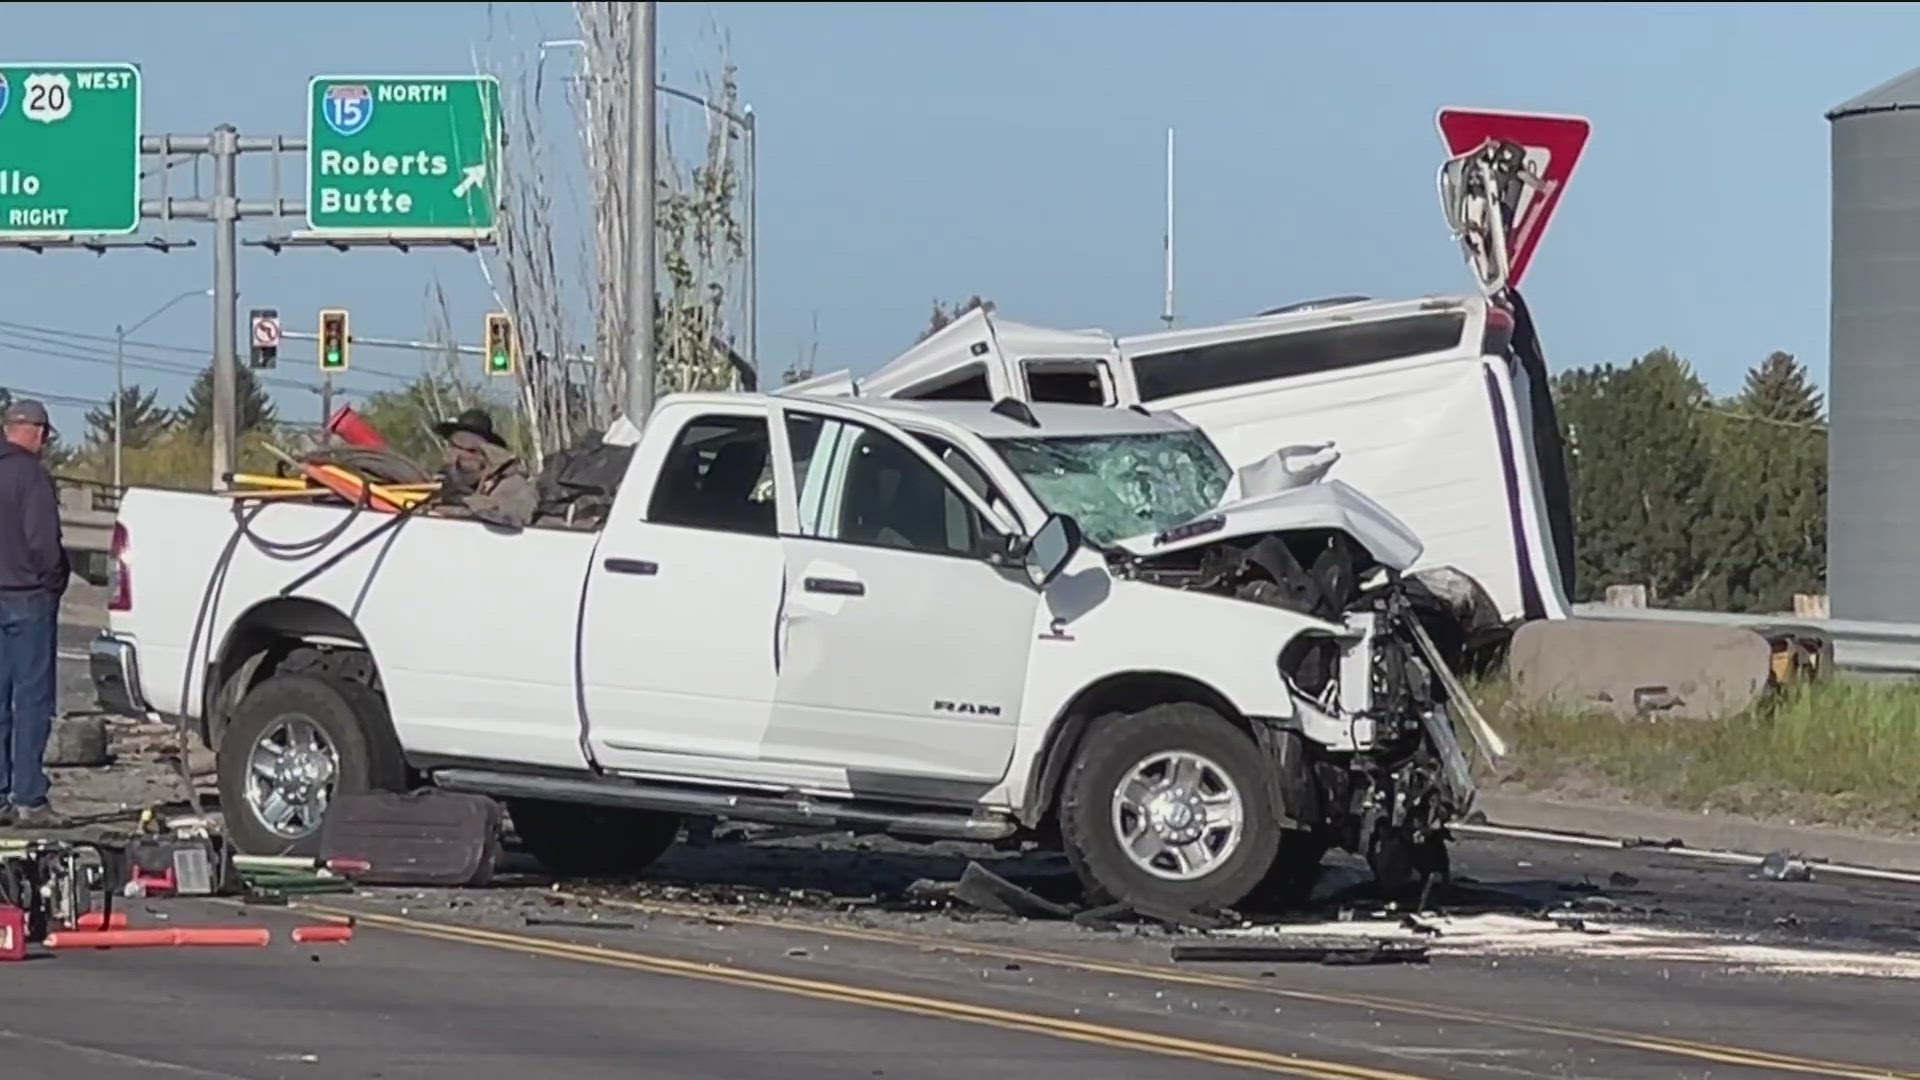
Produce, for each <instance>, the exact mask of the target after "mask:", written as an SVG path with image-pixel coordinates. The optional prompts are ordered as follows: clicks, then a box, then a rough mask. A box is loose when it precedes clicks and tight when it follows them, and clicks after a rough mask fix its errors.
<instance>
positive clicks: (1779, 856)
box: [1749, 850, 1813, 881]
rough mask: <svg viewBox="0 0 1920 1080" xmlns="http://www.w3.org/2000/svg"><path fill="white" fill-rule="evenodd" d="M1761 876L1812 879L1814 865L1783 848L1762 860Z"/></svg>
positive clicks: (1778, 879) (1775, 878)
mask: <svg viewBox="0 0 1920 1080" xmlns="http://www.w3.org/2000/svg"><path fill="white" fill-rule="evenodd" d="M1749 876H1751V875H1749ZM1759 876H1760V877H1762V878H1764V879H1766V880H1768V881H1812V880H1813V867H1812V866H1810V865H1809V864H1808V863H1807V860H1805V859H1803V858H1801V857H1799V856H1798V855H1795V854H1793V853H1791V852H1788V851H1784V850H1782V851H1776V852H1773V853H1772V854H1770V855H1768V856H1767V857H1766V858H1764V859H1762V860H1760V874H1759Z"/></svg>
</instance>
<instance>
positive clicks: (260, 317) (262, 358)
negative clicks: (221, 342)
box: [247, 308, 280, 368]
mask: <svg viewBox="0 0 1920 1080" xmlns="http://www.w3.org/2000/svg"><path fill="white" fill-rule="evenodd" d="M247 321H248V323H249V324H250V325H251V326H252V327H253V333H252V335H251V336H252V344H253V349H252V350H251V352H252V354H253V356H252V363H253V366H254V367H256V368H270V367H273V366H275V365H276V364H278V363H279V360H280V312H279V310H278V309H276V308H254V309H253V310H252V311H249V312H247Z"/></svg>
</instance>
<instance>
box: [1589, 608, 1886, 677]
mask: <svg viewBox="0 0 1920 1080" xmlns="http://www.w3.org/2000/svg"><path fill="white" fill-rule="evenodd" d="M1573 613H1574V614H1575V615H1577V616H1579V617H1580V618H1583V619H1626V620H1629V621H1650V622H1677V623H1695V624H1698V625H1704V626H1737V627H1743V628H1745V629H1749V630H1773V631H1781V630H1786V631H1797V632H1799V633H1804V634H1808V635H1818V636H1820V637H1823V638H1825V639H1826V640H1828V641H1831V642H1832V643H1833V662H1834V664H1835V665H1836V666H1838V667H1840V668H1843V669H1845V670H1847V671H1854V672H1859V673H1861V674H1867V675H1920V623H1891V622H1866V621H1863V620H1859V619H1816V618H1808V617H1805V616H1800V615H1789V614H1778V615H1768V614H1760V613H1750V612H1723V611H1682V610H1677V609H1674V608H1636V607H1612V606H1609V605H1606V604H1575V605H1574V606H1573Z"/></svg>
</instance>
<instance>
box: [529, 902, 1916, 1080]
mask: <svg viewBox="0 0 1920 1080" xmlns="http://www.w3.org/2000/svg"><path fill="white" fill-rule="evenodd" d="M562 895H569V896H573V897H575V898H576V899H581V900H591V901H593V902H595V903H601V904H606V905H608V906H610V907H617V908H624V909H627V910H631V911H640V912H645V913H649V914H655V915H665V916H671V917H674V918H690V919H706V918H713V917H721V918H725V919H726V920H727V921H729V922H735V923H740V924H742V925H746V926H762V927H766V928H769V929H775V930H796V931H805V932H807V933H812V934H818V935H823V936H827V937H839V938H846V939H849V940H855V941H869V942H875V943H880V944H888V945H905V946H911V947H913V948H916V949H921V950H926V951H933V952H948V953H955V954H958V955H964V956H978V957H991V958H993V959H996V960H1014V961H1025V962H1027V963H1035V964H1049V965H1052V966H1054V967H1062V968H1072V969H1076V970H1080V971H1086V972H1091V973H1094V974H1100V975H1124V976H1129V977H1132V978H1138V979H1152V980H1154V981H1157V982H1163V983H1179V984H1184V985H1188V986H1208V987H1213V988H1215V989H1223V990H1241V991H1253V992H1256V993H1261V994H1270V995H1273V996H1276V997H1283V998H1288V999H1291V1000H1295V1001H1306V1002H1312V1003H1314V1004H1318V1005H1340V1006H1346V1007H1352V1008H1362V1009H1376V1010H1379V1011H1381V1012H1391V1013H1396V1014H1399V1015H1401V1016H1416V1017H1420V1018H1421V1019H1426V1020H1450V1021H1454V1022H1456V1023H1470V1024H1480V1025H1484V1026H1487V1027H1497V1028H1502V1029H1505V1030H1508V1031H1518V1032H1524V1033H1527V1034H1532V1035H1548V1036H1553V1037H1556V1038H1567V1039H1579V1040H1582V1041H1584V1042H1590V1043H1598V1044H1601V1045H1606V1046H1615V1047H1620V1048H1623V1049H1630V1050H1640V1051H1644V1052H1648V1053H1656V1054H1663V1055H1667V1056H1672V1057H1683V1058H1692V1059H1694V1060H1698V1061H1711V1062H1715V1063H1718V1064H1723V1065H1740V1066H1744V1067H1748V1068H1755V1069H1772V1070H1775V1071H1780V1072H1792V1073H1799V1074H1802V1075H1806V1076H1822V1077H1833V1078H1837V1080H1920V1073H1913V1072H1899V1071H1896V1070H1892V1069H1884V1068H1880V1067H1878V1066H1872V1065H1859V1064H1852V1063H1848V1062H1839V1061H1822V1060H1819V1059H1817V1058H1803V1057H1794V1056H1792V1055H1788V1054H1776V1053H1773V1052H1771V1051H1766V1050H1749V1049H1745V1048H1742V1047H1736V1046H1721V1045H1717V1044H1714V1043H1706V1042H1695V1041H1692V1040H1688V1039H1674V1038H1669V1037H1667V1036H1663V1035H1644V1034H1640V1033H1637V1032H1631V1031H1620V1030H1614V1029H1609V1028H1589V1027H1581V1026H1578V1025H1574V1024H1566V1023H1561V1022H1559V1021H1553V1020H1536V1019H1532V1018H1529V1017H1523V1016H1502V1015H1496V1014H1490V1013H1486V1012H1479V1011H1474V1010H1470V1009H1461V1008H1454V1007H1450V1006H1446V1005H1434V1004H1429V1003H1426V1002H1419V1001H1408V1000H1403V999H1397V998H1386V997H1374V996H1372V995H1366V994H1346V993H1337V992H1327V991H1318V990H1301V989H1296V988H1292V987H1285V986H1276V985H1274V984H1273V982H1272V981H1271V980H1254V979H1246V978H1241V977H1238V976H1233V975H1218V974H1214V973H1211V972H1204V971H1193V970H1182V969H1177V968H1170V967H1156V966H1153V965H1150V964H1132V963H1127V962H1125V961H1118V960H1099V959H1090V958H1088V957H1083V956H1070V955H1067V954H1064V953H1054V952H1047V951H1044V950H1039V949H1023V948H1019V947H1015V946H1005V945H990V944H983V943H975V942H959V941H953V940H950V939H949V940H929V939H927V938H924V937H914V936H911V935H908V934H901V933H895V932H893V931H888V930H874V929H867V928H854V927H842V926H826V925H819V924H814V923H807V922H799V921H791V920H785V919H777V918H773V917H770V916H763V915H736V914H733V913H731V912H729V913H727V914H725V915H723V916H716V915H715V913H714V912H713V911H712V910H710V909H705V908H700V907H695V906H692V905H682V904H666V903H652V902H641V901H633V900H619V899H615V898H610V897H604V896H593V895H589V894H584V893H563V894H562Z"/></svg>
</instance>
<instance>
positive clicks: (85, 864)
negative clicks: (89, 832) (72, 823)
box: [0, 840, 113, 941]
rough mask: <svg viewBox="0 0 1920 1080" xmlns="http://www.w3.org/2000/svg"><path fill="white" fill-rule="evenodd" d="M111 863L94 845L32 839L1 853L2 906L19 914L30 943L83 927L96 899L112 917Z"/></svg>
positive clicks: (0, 903) (107, 917) (102, 916)
mask: <svg viewBox="0 0 1920 1080" xmlns="http://www.w3.org/2000/svg"><path fill="white" fill-rule="evenodd" d="M107 879H108V872H107V866H106V861H105V860H104V859H103V858H102V856H101V853H100V850H99V849H98V848H96V847H94V846H93V845H91V844H81V843H74V842H71V841H65V840H32V841H28V842H27V843H26V844H24V845H22V846H21V847H18V848H14V849H10V850H6V851H0V905H5V906H7V907H9V908H13V909H16V910H18V911H19V912H20V913H21V921H22V924H23V927H24V940H25V941H40V940H42V939H44V938H45V937H46V936H47V934H48V933H50V932H52V931H55V930H66V929H71V928H73V927H75V926H78V925H79V923H80V920H81V919H82V918H83V917H85V916H86V915H87V914H88V913H89V912H91V911H92V910H93V907H94V900H95V898H99V899H100V900H102V902H103V903H104V904H105V905H106V907H105V908H104V909H103V913H102V915H101V916H100V917H101V918H102V919H103V920H110V919H111V917H112V907H111V905H112V902H113V901H112V896H113V890H112V888H111V887H110V886H109V885H108V880H107Z"/></svg>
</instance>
